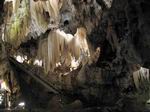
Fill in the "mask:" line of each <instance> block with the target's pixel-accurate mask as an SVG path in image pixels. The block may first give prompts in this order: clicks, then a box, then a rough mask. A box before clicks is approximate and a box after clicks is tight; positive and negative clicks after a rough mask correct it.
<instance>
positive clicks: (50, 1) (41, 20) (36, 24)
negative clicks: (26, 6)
mask: <svg viewBox="0 0 150 112" xmlns="http://www.w3.org/2000/svg"><path fill="white" fill-rule="evenodd" d="M62 3H63V2H62V0H46V1H43V0H36V1H35V0H30V11H31V27H30V30H31V31H32V32H36V33H37V34H38V35H40V34H41V33H45V31H46V30H47V29H48V28H49V27H51V26H52V24H51V23H53V25H55V26H56V25H58V23H59V11H60V8H61V6H62Z"/></svg>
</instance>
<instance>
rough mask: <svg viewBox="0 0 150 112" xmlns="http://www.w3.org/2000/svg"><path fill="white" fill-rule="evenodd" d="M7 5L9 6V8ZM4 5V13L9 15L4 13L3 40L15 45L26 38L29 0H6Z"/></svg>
mask: <svg viewBox="0 0 150 112" xmlns="http://www.w3.org/2000/svg"><path fill="white" fill-rule="evenodd" d="M7 5H9V6H10V10H9V7H7ZM5 6H6V8H8V9H7V10H6V11H7V12H6V13H9V14H11V15H6V16H7V17H6V21H5V32H4V33H5V39H4V41H7V42H9V43H11V44H12V45H13V46H14V47H17V46H18V45H20V44H21V42H23V41H25V40H26V36H27V33H28V32H29V22H30V13H29V1H28V0H22V1H20V0H6V1H5Z"/></svg>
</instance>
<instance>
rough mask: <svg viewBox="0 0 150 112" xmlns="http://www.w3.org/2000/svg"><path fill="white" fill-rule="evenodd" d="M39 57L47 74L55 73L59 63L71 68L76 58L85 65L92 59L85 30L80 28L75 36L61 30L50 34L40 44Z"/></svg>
mask: <svg viewBox="0 0 150 112" xmlns="http://www.w3.org/2000/svg"><path fill="white" fill-rule="evenodd" d="M38 55H39V59H41V60H42V61H43V66H44V68H45V71H46V72H48V71H53V70H54V68H55V67H56V64H57V63H60V64H61V65H65V66H68V67H71V62H72V60H73V59H74V58H75V59H76V60H78V63H82V64H85V63H86V62H87V60H88V59H89V57H90V53H89V48H88V44H87V40H86V32H85V29H84V28H78V29H77V32H76V34H75V35H74V36H73V35H71V34H66V33H65V32H63V31H60V30H59V29H57V30H54V31H51V32H49V35H48V38H46V39H43V40H41V41H40V42H39V50H38ZM83 60H84V61H83Z"/></svg>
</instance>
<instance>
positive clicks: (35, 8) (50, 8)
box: [5, 0, 62, 47]
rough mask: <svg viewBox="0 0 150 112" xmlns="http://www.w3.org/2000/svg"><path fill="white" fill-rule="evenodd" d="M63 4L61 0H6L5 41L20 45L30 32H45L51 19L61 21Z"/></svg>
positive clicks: (56, 21)
mask: <svg viewBox="0 0 150 112" xmlns="http://www.w3.org/2000/svg"><path fill="white" fill-rule="evenodd" d="M61 6H62V1H60V0H46V1H40V0H39V1H34V0H5V13H6V17H5V24H6V25H5V26H6V29H5V41H7V42H9V43H11V44H12V45H13V46H14V47H18V46H19V45H20V44H21V43H22V42H25V41H27V40H28V39H29V38H28V34H29V33H30V32H31V33H36V34H38V36H39V35H40V34H41V33H45V32H46V30H47V29H48V28H49V26H51V25H50V22H51V21H52V22H55V23H59V22H58V19H59V10H60V8H61ZM36 36H37V35H36ZM36 36H35V37H36ZM29 37H30V36H29Z"/></svg>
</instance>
